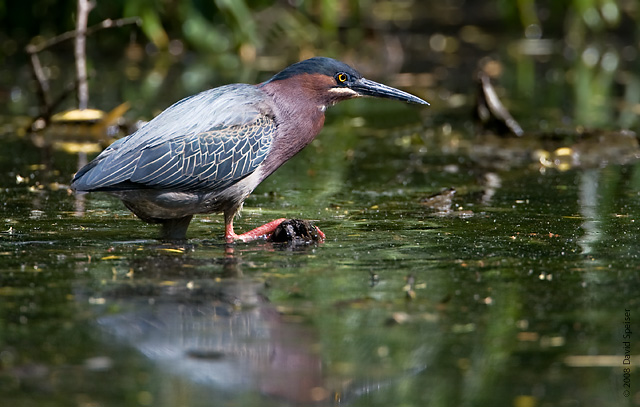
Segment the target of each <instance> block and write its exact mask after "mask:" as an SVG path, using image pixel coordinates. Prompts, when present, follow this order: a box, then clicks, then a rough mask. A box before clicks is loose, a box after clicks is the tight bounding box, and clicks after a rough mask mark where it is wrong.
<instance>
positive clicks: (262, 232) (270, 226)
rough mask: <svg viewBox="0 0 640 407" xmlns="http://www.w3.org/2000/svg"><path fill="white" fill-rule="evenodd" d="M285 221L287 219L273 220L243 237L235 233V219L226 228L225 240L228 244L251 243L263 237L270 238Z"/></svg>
mask: <svg viewBox="0 0 640 407" xmlns="http://www.w3.org/2000/svg"><path fill="white" fill-rule="evenodd" d="M285 220H286V219H285V218H280V219H276V220H272V221H271V222H269V223H265V224H264V225H262V226H258V227H257V228H255V229H252V230H250V231H248V232H245V233H243V234H241V235H237V234H236V233H235V232H234V231H233V219H231V221H229V222H227V225H226V227H225V239H226V240H227V243H233V241H234V240H241V241H243V242H250V241H252V240H256V239H260V238H262V237H266V236H269V235H270V234H271V233H273V231H274V230H276V228H277V227H278V225H279V224H281V223H282V222H284V221H285Z"/></svg>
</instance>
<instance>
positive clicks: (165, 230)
mask: <svg viewBox="0 0 640 407" xmlns="http://www.w3.org/2000/svg"><path fill="white" fill-rule="evenodd" d="M191 218H193V216H192V215H189V216H185V217H184V218H178V219H162V220H160V221H159V222H160V224H162V231H161V232H160V238H161V239H162V240H186V239H187V228H188V227H189V223H190V222H191Z"/></svg>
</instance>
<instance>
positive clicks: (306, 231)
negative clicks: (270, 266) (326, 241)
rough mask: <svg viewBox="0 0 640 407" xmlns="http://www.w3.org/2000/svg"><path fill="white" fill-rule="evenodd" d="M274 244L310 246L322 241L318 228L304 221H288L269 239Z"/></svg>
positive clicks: (281, 224)
mask: <svg viewBox="0 0 640 407" xmlns="http://www.w3.org/2000/svg"><path fill="white" fill-rule="evenodd" d="M268 241H269V242H272V243H291V244H295V245H298V244H309V243H316V242H320V241H322V236H321V234H320V233H318V228H316V227H315V225H314V224H312V223H311V222H309V221H308V220H304V219H287V220H285V221H283V222H282V223H280V225H278V227H277V228H276V230H274V231H273V233H272V234H271V236H269V238H268Z"/></svg>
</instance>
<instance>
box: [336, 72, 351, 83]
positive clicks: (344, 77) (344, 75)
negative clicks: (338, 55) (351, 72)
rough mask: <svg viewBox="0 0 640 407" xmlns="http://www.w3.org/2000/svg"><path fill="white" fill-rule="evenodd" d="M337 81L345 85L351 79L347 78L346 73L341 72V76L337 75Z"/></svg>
mask: <svg viewBox="0 0 640 407" xmlns="http://www.w3.org/2000/svg"><path fill="white" fill-rule="evenodd" d="M336 79H337V80H338V82H340V83H345V82H346V81H347V79H349V77H348V76H347V74H346V73H344V72H340V73H339V74H337V75H336Z"/></svg>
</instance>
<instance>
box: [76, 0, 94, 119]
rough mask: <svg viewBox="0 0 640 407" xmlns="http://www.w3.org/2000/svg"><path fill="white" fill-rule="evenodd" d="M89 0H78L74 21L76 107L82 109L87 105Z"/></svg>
mask: <svg viewBox="0 0 640 407" xmlns="http://www.w3.org/2000/svg"><path fill="white" fill-rule="evenodd" d="M95 5H96V4H95V3H93V2H92V1H90V0H78V16H77V18H78V21H77V22H76V41H75V47H74V51H75V57H76V78H77V81H78V109H80V110H84V109H86V108H87V107H88V105H89V84H88V83H87V55H86V45H87V22H88V20H89V12H90V11H91V9H92V8H94V7H95Z"/></svg>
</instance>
